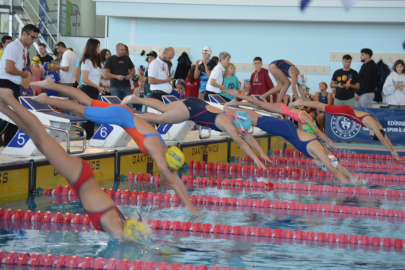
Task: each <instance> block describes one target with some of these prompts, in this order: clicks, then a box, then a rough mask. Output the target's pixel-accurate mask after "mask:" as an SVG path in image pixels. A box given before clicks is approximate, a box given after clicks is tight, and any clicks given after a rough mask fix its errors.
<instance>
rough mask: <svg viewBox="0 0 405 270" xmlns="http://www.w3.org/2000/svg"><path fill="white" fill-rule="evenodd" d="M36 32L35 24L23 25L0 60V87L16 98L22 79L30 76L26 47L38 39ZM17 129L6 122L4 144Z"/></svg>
mask: <svg viewBox="0 0 405 270" xmlns="http://www.w3.org/2000/svg"><path fill="white" fill-rule="evenodd" d="M38 34H39V29H38V28H37V27H36V26H35V25H32V24H27V25H26V26H24V27H23V29H22V30H21V38H20V39H17V40H15V41H13V42H11V43H9V44H8V45H6V48H5V49H4V53H3V56H2V58H1V61H0V88H9V89H11V90H13V92H14V97H15V98H16V99H17V100H18V97H19V96H20V84H21V82H22V79H23V78H27V77H29V76H31V73H30V72H29V71H26V70H25V67H26V65H27V61H28V58H27V55H28V48H29V47H31V45H32V44H33V43H34V42H35V41H36V40H37V39H38ZM0 91H1V90H0ZM17 131H18V128H17V126H15V125H13V124H10V123H9V124H8V126H7V128H6V129H5V130H4V144H5V145H7V144H8V143H9V142H10V141H11V139H12V138H13V137H14V135H15V133H16V132H17Z"/></svg>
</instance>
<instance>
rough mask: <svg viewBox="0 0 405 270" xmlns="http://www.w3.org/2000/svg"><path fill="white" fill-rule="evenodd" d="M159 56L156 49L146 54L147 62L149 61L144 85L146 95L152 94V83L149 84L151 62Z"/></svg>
mask: <svg viewBox="0 0 405 270" xmlns="http://www.w3.org/2000/svg"><path fill="white" fill-rule="evenodd" d="M156 58H157V53H156V52H155V51H150V52H149V53H148V54H147V55H146V62H148V66H147V67H146V71H145V77H146V81H145V86H144V93H145V96H146V97H148V96H150V95H151V94H152V92H151V91H150V84H149V77H148V76H149V66H150V63H152V62H153V60H155V59H156Z"/></svg>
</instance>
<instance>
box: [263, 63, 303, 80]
mask: <svg viewBox="0 0 405 270" xmlns="http://www.w3.org/2000/svg"><path fill="white" fill-rule="evenodd" d="M271 64H274V65H276V67H278V68H279V69H280V70H281V71H282V72H283V73H284V75H285V76H287V78H291V77H290V73H289V71H290V68H291V67H294V68H295V69H296V70H297V73H300V72H299V70H298V68H297V67H296V66H294V65H293V64H292V63H291V62H288V61H287V60H276V61H273V62H271V63H270V65H271ZM270 65H269V66H270Z"/></svg>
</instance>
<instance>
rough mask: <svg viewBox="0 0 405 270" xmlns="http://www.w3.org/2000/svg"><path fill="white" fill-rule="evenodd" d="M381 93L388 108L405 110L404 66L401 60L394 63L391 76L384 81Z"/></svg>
mask: <svg viewBox="0 0 405 270" xmlns="http://www.w3.org/2000/svg"><path fill="white" fill-rule="evenodd" d="M383 92H384V95H385V96H386V97H387V103H388V108H390V109H405V65H404V61H403V60H401V59H399V60H397V61H395V63H394V66H393V67H392V72H391V74H390V75H389V76H388V77H387V79H386V80H385V83H384V87H383Z"/></svg>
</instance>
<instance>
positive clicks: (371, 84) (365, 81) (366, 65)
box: [354, 48, 377, 108]
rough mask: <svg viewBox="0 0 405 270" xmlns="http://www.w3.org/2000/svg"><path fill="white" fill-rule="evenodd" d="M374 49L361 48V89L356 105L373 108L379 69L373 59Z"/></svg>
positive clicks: (357, 95) (356, 97)
mask: <svg viewBox="0 0 405 270" xmlns="http://www.w3.org/2000/svg"><path fill="white" fill-rule="evenodd" d="M372 56H373V51H372V50H370V49H367V48H366V49H362V50H361V56H360V58H361V62H363V65H362V66H361V69H360V72H359V75H360V89H359V90H358V91H357V92H356V96H355V99H356V103H355V105H354V106H355V107H359V108H371V107H372V106H373V100H374V97H375V90H376V88H377V69H376V64H375V62H374V60H371V57H372Z"/></svg>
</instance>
